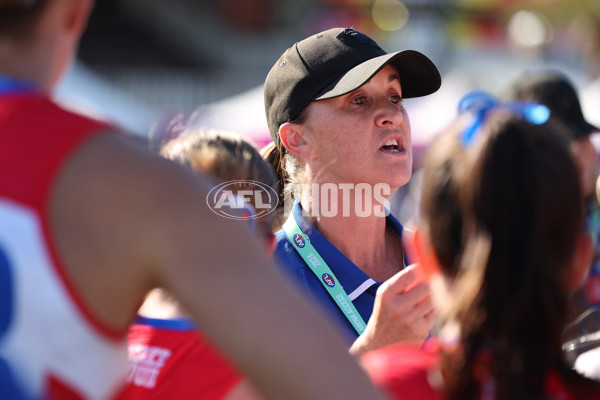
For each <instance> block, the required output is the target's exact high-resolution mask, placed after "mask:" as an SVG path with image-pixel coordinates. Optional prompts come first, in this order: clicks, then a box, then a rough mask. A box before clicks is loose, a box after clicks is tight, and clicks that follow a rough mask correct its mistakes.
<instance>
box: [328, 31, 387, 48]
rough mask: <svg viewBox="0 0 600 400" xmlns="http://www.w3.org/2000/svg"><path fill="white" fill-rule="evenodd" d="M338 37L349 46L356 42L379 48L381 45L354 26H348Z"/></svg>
mask: <svg viewBox="0 0 600 400" xmlns="http://www.w3.org/2000/svg"><path fill="white" fill-rule="evenodd" d="M337 39H338V40H339V41H341V42H342V43H344V44H345V45H347V46H352V45H356V44H361V45H368V46H371V47H374V48H377V49H379V48H380V47H379V46H378V45H377V43H375V41H374V40H373V39H371V38H370V37H368V36H367V35H365V34H364V33H361V32H359V31H357V30H355V29H352V28H346V29H344V30H343V31H341V32H340V33H339V34H338V35H337Z"/></svg>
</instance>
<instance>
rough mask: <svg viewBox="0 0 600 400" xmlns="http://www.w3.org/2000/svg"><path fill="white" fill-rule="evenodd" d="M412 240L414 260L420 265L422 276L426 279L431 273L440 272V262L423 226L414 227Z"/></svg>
mask: <svg viewBox="0 0 600 400" xmlns="http://www.w3.org/2000/svg"><path fill="white" fill-rule="evenodd" d="M412 242H413V243H412V247H413V249H412V253H413V254H414V255H415V258H416V262H418V263H419V264H420V265H421V271H422V273H423V275H425V276H424V278H425V279H427V280H428V279H429V278H430V277H431V275H434V274H437V273H440V272H441V271H440V263H439V261H438V259H437V256H436V255H435V252H434V251H433V249H432V247H431V243H430V242H429V236H428V235H427V234H426V233H425V230H424V229H423V228H421V227H419V228H416V229H415V231H414V233H413V237H412Z"/></svg>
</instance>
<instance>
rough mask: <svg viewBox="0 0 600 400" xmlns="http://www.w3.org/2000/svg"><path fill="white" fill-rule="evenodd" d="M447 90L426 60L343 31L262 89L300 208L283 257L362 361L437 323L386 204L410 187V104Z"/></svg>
mask: <svg viewBox="0 0 600 400" xmlns="http://www.w3.org/2000/svg"><path fill="white" fill-rule="evenodd" d="M440 84H441V78H440V75H439V72H438V70H437V68H436V67H435V65H434V64H433V63H432V62H431V61H430V60H429V59H428V58H427V57H425V56H424V55H423V54H421V53H419V52H416V51H413V50H405V51H400V52H396V53H389V54H388V53H386V52H385V51H383V50H382V49H381V48H380V47H379V46H378V45H377V44H376V43H375V42H374V41H373V40H372V39H370V38H369V37H368V36H366V35H364V34H362V33H360V32H358V31H356V30H354V29H344V28H335V29H330V30H327V31H324V32H321V33H319V34H317V35H314V36H311V37H309V38H306V39H304V40H302V41H300V42H298V43H296V44H294V45H293V46H292V47H290V48H289V49H288V50H287V51H286V52H285V53H284V54H283V55H282V56H281V57H280V59H279V60H278V61H277V62H276V63H275V65H274V66H273V67H272V69H271V71H270V72H269V74H268V76H267V78H266V81H265V109H266V114H267V121H268V124H269V129H270V131H271V136H272V137H273V140H274V142H275V146H274V147H275V150H274V151H275V155H274V156H273V155H272V157H271V159H272V160H274V161H273V163H274V167H275V170H276V172H277V173H278V175H279V181H280V184H281V186H282V187H283V186H284V185H285V186H286V190H287V192H289V194H290V195H291V197H292V198H293V200H294V204H293V206H292V210H291V213H290V215H289V217H288V218H287V220H286V221H285V223H284V224H283V228H282V230H280V231H279V232H277V242H278V245H277V250H276V257H277V258H278V260H279V261H280V263H281V264H282V265H283V268H284V269H285V270H286V271H287V272H288V273H289V274H290V275H291V277H292V279H293V280H294V281H296V283H298V284H299V285H300V286H302V287H304V288H305V289H306V290H307V291H308V293H309V295H310V296H311V297H313V298H314V299H316V300H317V302H318V303H319V304H320V305H321V306H322V308H323V309H325V310H327V312H328V315H329V316H330V317H331V318H332V319H335V320H336V321H338V322H339V324H340V327H341V329H343V330H344V331H345V332H346V333H347V335H348V337H349V339H350V340H351V341H352V342H353V343H354V344H353V345H352V347H351V350H352V351H353V352H355V353H356V352H361V351H364V350H367V349H373V348H378V347H381V346H384V345H386V344H389V343H393V342H396V341H399V340H406V339H416V340H423V339H425V337H426V336H427V334H428V332H429V330H430V329H431V327H432V325H433V322H434V315H433V312H432V307H431V301H430V299H429V287H428V286H427V285H426V284H425V283H419V282H418V280H419V279H418V270H417V269H415V267H407V265H408V264H409V262H408V260H407V257H406V254H405V251H404V248H403V244H402V237H403V230H404V229H403V227H402V225H401V224H400V223H399V222H398V221H397V220H396V219H395V218H394V217H393V216H392V215H390V214H389V212H387V210H386V208H385V205H386V203H387V198H388V197H389V196H390V195H391V194H393V193H394V192H395V191H396V190H397V189H398V188H399V187H400V186H402V185H404V184H406V183H407V182H408V181H409V180H410V177H411V171H412V151H411V130H410V122H409V119H408V115H407V113H406V110H405V109H404V106H403V103H402V102H403V99H404V98H409V97H417V96H424V95H428V94H431V93H433V92H435V91H436V90H437V89H438V88H439V87H440ZM285 198H286V199H289V196H286V197H285ZM357 338H358V339H357Z"/></svg>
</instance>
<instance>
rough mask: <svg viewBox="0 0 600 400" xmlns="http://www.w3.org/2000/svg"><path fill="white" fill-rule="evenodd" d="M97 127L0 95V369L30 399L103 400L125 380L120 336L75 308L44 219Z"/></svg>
mask: <svg viewBox="0 0 600 400" xmlns="http://www.w3.org/2000/svg"><path fill="white" fill-rule="evenodd" d="M106 128H108V126H106V125H104V124H103V123H100V122H97V121H94V120H91V119H88V118H85V117H82V116H79V115H76V114H73V113H70V112H68V111H66V110H63V109H61V108H60V107H59V106H57V105H56V104H54V103H53V102H52V101H51V100H50V99H48V98H47V97H45V96H44V95H41V94H37V93H35V92H31V91H29V92H28V91H25V92H14V93H6V92H4V93H0V363H1V364H2V365H3V366H5V367H6V369H7V370H8V371H9V372H8V373H7V374H5V376H8V374H9V375H10V376H11V377H14V379H15V380H16V381H17V383H18V384H19V385H20V386H21V388H23V389H24V392H25V393H26V395H27V396H28V397H31V398H36V399H40V398H44V399H48V398H50V399H112V398H114V397H115V396H116V394H117V393H118V391H119V390H120V388H121V386H122V383H123V381H124V379H125V376H126V373H127V350H126V337H125V332H123V333H116V332H111V331H110V330H109V329H108V328H106V327H104V326H103V325H102V324H101V323H100V322H99V321H97V320H96V319H95V318H94V316H93V315H92V314H91V313H90V312H88V310H86V308H85V307H84V306H83V303H82V302H81V300H80V297H79V294H78V292H77V289H76V288H75V287H73V285H72V284H71V282H70V281H69V277H68V276H66V274H65V272H64V268H63V265H62V263H61V257H60V254H59V253H58V252H57V249H56V245H55V242H54V238H53V236H52V233H51V232H52V231H51V229H50V222H49V215H48V214H49V209H50V205H49V201H50V196H51V193H52V188H53V184H54V182H55V180H56V178H57V176H58V174H59V173H60V170H61V168H62V167H63V165H64V163H65V161H66V160H68V159H69V157H70V155H71V154H72V153H73V152H74V151H76V149H77V148H78V146H79V145H81V144H82V143H83V142H84V141H85V140H88V139H89V138H91V137H93V136H94V135H97V134H99V133H100V132H102V131H104V130H106ZM0 397H2V396H0Z"/></svg>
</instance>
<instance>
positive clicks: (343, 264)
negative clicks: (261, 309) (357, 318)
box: [274, 202, 408, 343]
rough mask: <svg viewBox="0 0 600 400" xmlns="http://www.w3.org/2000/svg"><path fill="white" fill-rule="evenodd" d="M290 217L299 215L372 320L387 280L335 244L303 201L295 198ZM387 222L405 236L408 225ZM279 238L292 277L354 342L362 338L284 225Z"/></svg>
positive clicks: (278, 254)
mask: <svg viewBox="0 0 600 400" xmlns="http://www.w3.org/2000/svg"><path fill="white" fill-rule="evenodd" d="M288 218H295V219H296V223H297V224H298V226H299V227H300V229H301V230H302V232H303V233H304V234H306V235H308V237H309V239H310V242H311V244H312V245H313V246H314V248H315V249H316V250H317V251H318V252H319V254H320V255H321V257H323V260H325V262H326V263H327V265H328V266H329V268H331V271H332V272H333V274H334V275H335V276H336V278H337V279H338V281H339V282H340V284H341V285H342V286H343V288H344V290H345V292H346V294H347V295H348V298H349V299H350V300H351V301H352V303H353V304H354V307H356V310H357V311H358V313H359V314H360V315H361V317H362V318H363V320H364V321H365V322H368V320H369V318H370V317H371V313H372V312H373V305H374V303H375V293H376V292H377V288H379V286H380V285H381V284H382V283H383V282H377V281H375V280H373V279H371V278H369V276H368V275H367V274H365V273H364V272H363V271H362V270H361V269H360V268H358V267H357V266H356V265H355V264H354V263H353V262H352V261H350V260H349V259H348V257H346V256H345V255H344V254H343V253H342V252H341V251H339V250H338V249H337V248H336V247H335V246H334V245H333V244H331V243H330V242H329V241H328V240H327V239H326V238H325V237H324V236H323V235H322V234H321V233H320V232H319V231H318V230H317V229H316V228H315V227H314V226H313V225H312V224H311V223H310V222H309V221H308V219H307V218H306V217H305V216H304V215H303V212H302V208H301V206H300V203H299V202H295V203H294V205H293V207H292V212H291V213H290V215H289V217H288ZM386 224H387V226H389V227H391V228H392V229H393V230H394V232H396V234H397V235H398V237H399V238H402V231H403V230H404V227H403V226H402V224H400V222H399V221H398V220H397V219H396V218H395V217H394V216H393V215H392V214H389V215H388V216H387V217H386ZM275 236H276V240H277V248H276V249H275V253H274V257H275V259H276V260H277V261H278V264H279V265H280V266H281V268H282V269H283V270H284V271H285V272H286V274H287V275H288V276H289V277H291V279H292V281H293V282H294V283H296V284H297V285H299V287H300V288H301V289H303V290H305V291H306V292H307V293H308V294H309V295H310V296H311V297H312V298H313V299H314V300H316V301H317V303H318V304H319V305H320V306H321V307H322V309H324V310H325V312H326V313H327V315H330V316H331V317H332V318H333V319H334V321H335V323H336V324H337V325H338V326H339V327H340V328H341V330H342V331H343V332H344V334H345V336H346V337H347V338H348V340H349V341H350V343H353V342H354V341H355V340H356V338H358V333H357V332H356V330H355V329H354V327H353V326H352V324H351V323H350V322H348V320H347V318H346V317H345V315H344V314H343V312H342V311H341V310H340V309H339V307H338V305H337V304H336V303H335V301H334V300H333V299H332V298H331V296H330V295H329V293H328V292H327V291H326V290H325V288H324V287H323V284H322V283H321V281H320V280H319V279H318V278H317V277H316V275H315V274H314V273H313V271H312V270H311V269H310V267H308V266H307V265H306V262H305V261H304V259H302V257H301V256H300V255H299V254H298V252H297V251H296V249H295V248H294V246H293V245H292V244H291V243H290V242H289V240H288V238H287V236H286V234H285V232H284V231H283V229H281V230H279V231H277V232H276V233H275ZM356 237H357V239H360V234H359V233H358V232H357V235H356ZM403 262H404V266H405V265H408V262H407V258H406V251H405V252H404V260H403Z"/></svg>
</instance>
